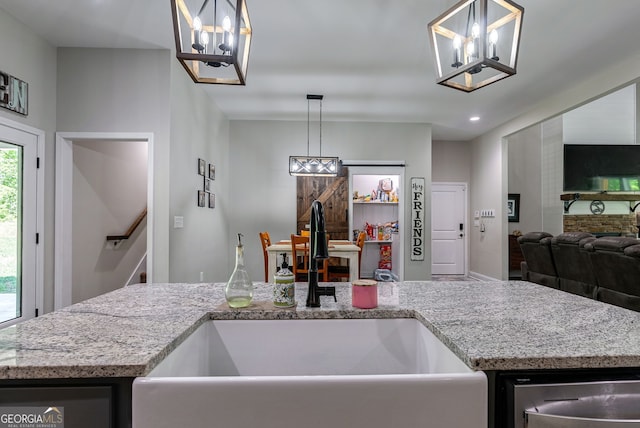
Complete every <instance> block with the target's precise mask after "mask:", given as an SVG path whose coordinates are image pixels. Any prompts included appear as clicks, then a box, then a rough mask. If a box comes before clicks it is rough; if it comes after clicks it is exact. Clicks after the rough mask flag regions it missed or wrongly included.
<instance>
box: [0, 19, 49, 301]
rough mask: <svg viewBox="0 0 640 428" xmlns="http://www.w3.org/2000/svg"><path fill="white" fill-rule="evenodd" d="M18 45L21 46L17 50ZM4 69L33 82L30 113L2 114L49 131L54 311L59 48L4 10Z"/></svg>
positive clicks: (0, 35) (44, 234)
mask: <svg viewBox="0 0 640 428" xmlns="http://www.w3.org/2000/svg"><path fill="white" fill-rule="evenodd" d="M16 46H19V47H20V48H19V49H17V48H16ZM0 52H2V61H1V62H0V70H2V71H4V72H6V73H9V74H11V75H13V76H16V77H18V78H19V79H22V80H24V81H26V82H27V83H28V84H29V115H28V116H26V117H25V116H21V115H19V114H15V113H12V112H10V111H8V110H5V109H0V116H2V117H5V118H7V119H11V120H13V121H16V122H19V123H22V124H25V125H28V126H32V127H34V128H38V129H41V130H43V131H44V132H45V144H44V153H41V154H40V155H41V157H43V159H44V163H43V167H44V174H45V188H44V189H43V191H44V202H45V215H44V230H41V231H40V236H41V239H42V241H41V242H42V245H44V256H45V260H44V272H43V275H44V287H45V288H44V296H43V297H44V308H43V309H44V310H43V311H44V312H49V311H51V310H53V254H54V252H53V244H54V240H53V239H54V236H53V235H54V218H53V212H54V195H55V192H54V187H55V175H54V165H55V151H54V147H55V143H54V141H55V130H56V66H55V64H56V50H55V48H53V47H52V46H50V45H49V44H48V43H46V42H45V41H44V40H42V39H41V38H39V37H37V36H36V35H34V34H33V33H31V32H30V31H28V30H26V29H25V28H24V26H23V25H22V24H21V23H20V22H18V21H16V20H15V19H13V18H12V17H10V16H9V15H7V14H6V13H5V12H4V11H2V10H0Z"/></svg>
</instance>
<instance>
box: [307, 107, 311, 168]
mask: <svg viewBox="0 0 640 428" xmlns="http://www.w3.org/2000/svg"><path fill="white" fill-rule="evenodd" d="M310 108H311V107H309V98H307V157H309V121H310V120H311V119H310V116H309V109H310Z"/></svg>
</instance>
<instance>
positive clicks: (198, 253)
mask: <svg viewBox="0 0 640 428" xmlns="http://www.w3.org/2000/svg"><path fill="white" fill-rule="evenodd" d="M202 88H203V86H202V85H196V84H195V83H193V81H192V80H191V79H190V78H189V77H188V76H187V73H185V71H184V69H183V68H182V66H180V64H179V63H178V61H173V60H172V61H171V169H170V174H171V183H170V192H171V209H170V226H169V227H170V234H169V236H170V242H171V249H170V257H169V264H170V274H169V280H170V281H171V282H200V272H202V276H203V281H204V282H226V281H227V280H228V279H229V275H230V274H231V271H230V270H229V269H230V266H231V264H232V263H233V259H235V257H234V254H235V252H234V250H233V245H234V242H235V241H234V240H233V239H231V241H230V238H229V237H230V236H231V235H232V234H231V233H230V231H229V228H228V227H227V224H228V221H229V220H228V217H229V212H230V211H229V208H230V201H229V199H230V198H229V175H230V166H231V164H230V163H229V162H228V157H229V121H228V120H227V119H226V117H225V116H224V115H223V114H222V113H221V112H220V110H219V109H218V108H217V107H216V106H215V105H214V104H213V100H212V99H211V98H209V97H208V96H207V95H206V94H205V93H204V91H203V90H202ZM238 89H241V88H238ZM198 158H201V159H204V160H206V161H207V163H212V164H214V165H215V168H216V176H215V177H216V178H215V180H214V181H212V182H211V190H212V193H214V194H215V197H216V206H215V208H214V209H210V208H208V207H205V208H202V207H198V206H197V204H196V196H197V191H198V190H203V177H202V176H200V175H197V169H196V166H197V161H198ZM207 167H208V165H207ZM174 216H182V217H183V218H184V228H182V229H174V228H173V219H174ZM233 236H235V235H233ZM230 260H231V261H230ZM256 279H258V278H256Z"/></svg>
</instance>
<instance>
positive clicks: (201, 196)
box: [198, 190, 207, 207]
mask: <svg viewBox="0 0 640 428" xmlns="http://www.w3.org/2000/svg"><path fill="white" fill-rule="evenodd" d="M206 201H207V194H206V193H205V192H204V191H202V190H198V206H199V207H204V206H206Z"/></svg>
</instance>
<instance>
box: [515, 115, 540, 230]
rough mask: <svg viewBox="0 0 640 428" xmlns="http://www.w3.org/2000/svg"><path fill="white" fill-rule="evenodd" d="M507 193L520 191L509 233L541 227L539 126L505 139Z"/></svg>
mask: <svg viewBox="0 0 640 428" xmlns="http://www.w3.org/2000/svg"><path fill="white" fill-rule="evenodd" d="M507 147H508V152H509V158H508V160H509V167H508V168H509V187H508V190H509V193H517V194H520V221H519V222H510V223H509V233H512V232H513V231H514V230H516V229H517V230H520V231H521V232H522V233H526V232H532V231H540V230H542V229H543V228H542V173H543V171H542V126H540V125H535V126H532V127H530V128H527V129H525V130H523V131H520V132H518V133H517V134H515V135H512V136H510V137H509V138H508V146H507Z"/></svg>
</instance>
